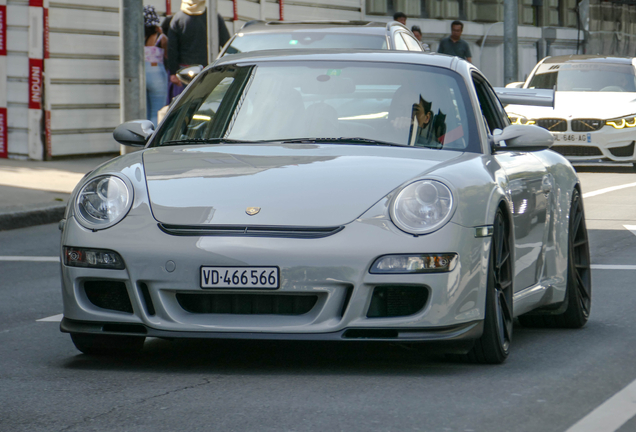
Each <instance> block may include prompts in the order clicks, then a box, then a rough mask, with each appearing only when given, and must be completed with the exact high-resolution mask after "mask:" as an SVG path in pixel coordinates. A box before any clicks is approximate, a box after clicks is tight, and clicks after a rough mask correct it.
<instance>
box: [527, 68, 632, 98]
mask: <svg viewBox="0 0 636 432" xmlns="http://www.w3.org/2000/svg"><path fill="white" fill-rule="evenodd" d="M634 78H635V77H634V67H633V66H632V65H626V64H608V63H589V62H588V63H583V62H581V63H561V64H555V63H543V64H542V65H541V66H539V69H538V70H537V72H536V74H535V75H534V76H533V77H532V80H530V83H529V84H528V88H538V89H553V88H555V86H556V90H557V91H576V92H636V81H635V80H634Z"/></svg>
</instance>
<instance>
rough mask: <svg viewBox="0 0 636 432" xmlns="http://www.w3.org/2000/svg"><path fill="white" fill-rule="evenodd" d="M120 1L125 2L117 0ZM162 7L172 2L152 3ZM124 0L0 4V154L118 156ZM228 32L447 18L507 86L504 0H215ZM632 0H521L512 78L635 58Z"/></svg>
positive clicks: (430, 27)
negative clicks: (555, 59)
mask: <svg viewBox="0 0 636 432" xmlns="http://www.w3.org/2000/svg"><path fill="white" fill-rule="evenodd" d="M121 1H126V0H121ZM145 4H152V5H153V6H155V8H156V10H157V12H158V13H160V14H164V13H165V12H166V11H168V12H176V11H178V9H179V4H180V3H179V0H148V1H145ZM119 5H120V0H58V1H53V0H0V157H13V158H30V159H36V160H41V159H51V158H57V157H68V156H73V155H94V154H102V153H117V152H119V145H118V144H117V143H116V142H115V141H114V140H113V138H112V131H113V129H114V128H115V127H116V126H117V125H118V124H119V123H120V113H119V103H120V86H119V82H120V81H119V80H120V70H119V57H120V49H121V48H120V38H119V26H120V17H119ZM218 11H219V13H220V14H221V15H222V16H223V17H224V18H225V20H226V23H227V26H228V28H229V30H230V32H236V31H238V30H239V29H240V28H241V27H242V25H243V24H244V23H245V22H247V21H249V20H252V19H265V20H281V19H283V20H285V21H295V20H312V19H313V20H315V19H323V20H325V19H339V20H368V21H390V20H391V19H392V18H391V17H392V15H393V13H394V12H398V11H401V12H404V13H406V14H407V16H408V21H407V25H408V26H409V27H410V26H412V25H419V26H420V28H421V29H422V32H423V35H424V36H423V37H424V41H425V42H428V43H429V44H430V45H431V48H432V49H433V50H435V49H436V48H437V45H438V42H439V40H440V39H441V38H443V37H445V36H447V35H448V34H449V32H450V23H451V22H452V21H453V20H455V19H460V20H462V21H464V22H465V27H464V34H463V38H464V39H465V40H466V41H468V42H469V43H470V45H471V50H472V54H473V57H472V58H473V62H474V63H475V64H476V65H477V66H478V67H480V69H481V70H482V71H483V72H484V73H485V74H486V76H487V77H488V78H489V79H490V80H491V82H492V83H493V84H494V85H499V86H501V85H503V84H504V82H503V23H502V20H503V0H233V1H232V0H218ZM635 33H636V6H634V5H630V4H623V3H612V2H600V0H584V1H583V2H581V3H580V4H577V3H576V0H519V28H518V40H519V79H520V80H521V79H524V78H525V77H526V76H527V74H528V73H529V72H530V70H531V69H532V67H533V66H534V65H535V63H536V62H537V60H539V59H541V58H542V57H543V56H545V55H548V54H550V55H560V54H574V53H576V52H577V51H578V52H579V53H583V52H590V53H597V52H598V53H603V54H620V55H632V56H633V55H635V53H636V44H635V43H634V42H635V40H634V36H633V35H634V34H635Z"/></svg>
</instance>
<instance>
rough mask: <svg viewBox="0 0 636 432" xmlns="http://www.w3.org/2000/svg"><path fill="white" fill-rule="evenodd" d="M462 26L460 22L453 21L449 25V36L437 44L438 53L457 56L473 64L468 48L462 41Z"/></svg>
mask: <svg viewBox="0 0 636 432" xmlns="http://www.w3.org/2000/svg"><path fill="white" fill-rule="evenodd" d="M463 31H464V24H463V23H462V22H461V21H453V22H452V23H451V34H450V36H448V37H445V38H444V39H442V40H441V41H440V43H439V49H438V50H437V52H438V53H441V54H448V55H452V56H457V57H459V58H463V59H464V60H468V61H469V62H471V63H472V62H473V55H472V54H471V53H470V46H468V43H467V42H466V41H465V40H462V39H461V37H462V32H463Z"/></svg>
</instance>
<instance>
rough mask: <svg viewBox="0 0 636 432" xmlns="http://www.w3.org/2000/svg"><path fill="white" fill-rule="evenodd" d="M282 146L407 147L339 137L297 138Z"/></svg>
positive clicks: (365, 139) (372, 140)
mask: <svg viewBox="0 0 636 432" xmlns="http://www.w3.org/2000/svg"><path fill="white" fill-rule="evenodd" d="M282 143H283V144H305V143H334V144H335V143H341V144H364V145H382V146H394V147H407V146H406V145H404V144H398V143H392V142H387V141H378V140H374V139H370V138H360V137H340V138H297V139H292V140H285V141H282Z"/></svg>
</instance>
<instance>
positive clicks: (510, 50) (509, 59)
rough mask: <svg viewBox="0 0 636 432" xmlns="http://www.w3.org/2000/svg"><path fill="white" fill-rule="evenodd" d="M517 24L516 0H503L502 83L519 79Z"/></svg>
mask: <svg viewBox="0 0 636 432" xmlns="http://www.w3.org/2000/svg"><path fill="white" fill-rule="evenodd" d="M518 25H519V12H518V4H517V0H504V84H508V83H511V82H515V81H518V80H519V52H518V50H517V27H518Z"/></svg>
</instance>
